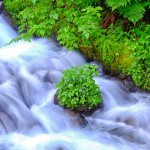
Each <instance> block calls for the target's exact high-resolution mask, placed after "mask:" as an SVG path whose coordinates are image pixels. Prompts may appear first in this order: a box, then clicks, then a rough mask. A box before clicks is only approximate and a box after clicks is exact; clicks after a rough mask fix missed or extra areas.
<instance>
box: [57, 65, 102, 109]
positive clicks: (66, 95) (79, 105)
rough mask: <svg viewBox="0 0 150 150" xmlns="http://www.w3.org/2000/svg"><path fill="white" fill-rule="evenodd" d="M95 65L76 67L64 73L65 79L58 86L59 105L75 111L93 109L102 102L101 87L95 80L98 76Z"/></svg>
mask: <svg viewBox="0 0 150 150" xmlns="http://www.w3.org/2000/svg"><path fill="white" fill-rule="evenodd" d="M96 69H97V67H96V66H94V65H83V67H81V68H78V67H76V66H74V67H72V68H71V69H67V70H65V71H63V77H62V78H61V81H60V82H59V83H58V84H57V88H58V90H57V93H56V94H57V96H58V99H59V104H60V105H61V106H63V107H66V108H71V109H74V110H78V111H81V110H84V109H92V108H93V107H95V106H97V105H98V104H100V103H101V102H102V99H101V95H100V91H99V86H98V85H97V84H95V81H94V80H93V76H94V75H98V72H97V70H96Z"/></svg>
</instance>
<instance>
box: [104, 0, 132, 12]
mask: <svg viewBox="0 0 150 150" xmlns="http://www.w3.org/2000/svg"><path fill="white" fill-rule="evenodd" d="M130 2H131V0H106V4H107V5H108V6H109V7H111V8H112V10H115V9H117V8H119V7H124V6H127V5H128V3H130Z"/></svg>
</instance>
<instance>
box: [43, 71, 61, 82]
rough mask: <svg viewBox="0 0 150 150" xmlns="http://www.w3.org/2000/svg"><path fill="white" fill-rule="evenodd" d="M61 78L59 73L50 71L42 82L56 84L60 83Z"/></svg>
mask: <svg viewBox="0 0 150 150" xmlns="http://www.w3.org/2000/svg"><path fill="white" fill-rule="evenodd" d="M61 76H62V74H61V72H60V71H50V72H47V73H46V74H45V76H44V78H43V81H44V82H50V83H55V84H57V83H58V82H59V81H60V79H61Z"/></svg>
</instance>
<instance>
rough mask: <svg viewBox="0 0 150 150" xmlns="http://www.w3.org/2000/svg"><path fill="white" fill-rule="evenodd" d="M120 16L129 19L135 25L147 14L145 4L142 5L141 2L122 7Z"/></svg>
mask: <svg viewBox="0 0 150 150" xmlns="http://www.w3.org/2000/svg"><path fill="white" fill-rule="evenodd" d="M118 10H119V12H120V14H122V15H123V16H124V17H125V18H128V19H129V20H130V21H131V22H133V23H134V24H135V23H136V22H137V21H139V20H140V19H142V18H143V16H144V13H145V3H143V4H141V3H139V2H136V3H133V4H130V5H127V6H126V7H120V8H119V9H118Z"/></svg>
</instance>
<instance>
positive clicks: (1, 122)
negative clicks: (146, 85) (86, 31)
mask: <svg viewBox="0 0 150 150" xmlns="http://www.w3.org/2000/svg"><path fill="white" fill-rule="evenodd" d="M17 36H18V34H17V33H16V32H15V31H14V30H13V29H12V28H11V26H10V25H9V23H8V21H7V20H6V19H5V17H4V16H3V15H0V135H1V136H0V150H149V149H150V117H149V115H150V94H149V93H144V92H143V93H141V92H134V93H129V92H128V90H127V89H126V87H125V86H124V85H123V84H121V83H120V82H119V81H117V80H116V79H114V78H111V77H108V76H106V75H104V74H103V72H102V67H101V65H99V64H97V63H96V62H92V63H93V64H95V65H98V67H99V68H98V71H99V76H98V77H95V78H94V79H95V82H96V83H97V84H98V85H99V87H100V91H101V93H102V98H103V105H104V108H103V109H99V110H97V111H96V112H94V113H93V114H92V115H91V116H85V119H86V121H87V122H88V124H87V125H85V126H81V125H79V123H78V121H77V120H78V119H80V118H79V116H78V115H75V114H71V113H70V112H69V111H67V110H65V109H63V108H62V107H60V106H59V105H55V104H54V95H55V93H56V89H55V85H56V83H58V81H59V80H60V78H61V76H62V74H61V72H62V71H63V70H64V69H67V68H70V67H71V66H79V67H80V66H82V64H83V63H87V62H86V59H85V58H84V57H83V56H82V55H81V54H80V53H79V52H77V51H67V49H66V48H65V47H60V46H58V45H57V43H55V42H54V41H53V40H46V39H44V38H37V39H33V40H31V42H25V41H23V40H22V41H18V42H17V43H12V44H9V45H8V44H7V43H8V42H10V41H11V40H12V39H13V38H15V37H17Z"/></svg>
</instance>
